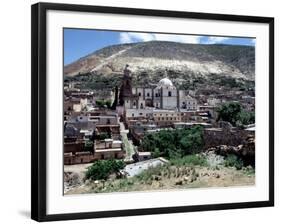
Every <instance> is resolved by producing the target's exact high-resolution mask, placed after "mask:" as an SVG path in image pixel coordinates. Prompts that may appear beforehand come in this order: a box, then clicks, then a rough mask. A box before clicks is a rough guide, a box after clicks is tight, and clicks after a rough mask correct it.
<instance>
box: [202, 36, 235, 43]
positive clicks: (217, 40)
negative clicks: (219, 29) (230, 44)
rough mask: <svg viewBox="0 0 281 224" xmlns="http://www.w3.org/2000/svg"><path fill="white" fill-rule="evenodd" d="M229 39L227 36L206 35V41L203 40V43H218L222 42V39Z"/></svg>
mask: <svg viewBox="0 0 281 224" xmlns="http://www.w3.org/2000/svg"><path fill="white" fill-rule="evenodd" d="M228 39H230V38H229V37H208V38H207V40H206V41H204V43H205V44H218V43H223V42H224V41H226V40H228Z"/></svg>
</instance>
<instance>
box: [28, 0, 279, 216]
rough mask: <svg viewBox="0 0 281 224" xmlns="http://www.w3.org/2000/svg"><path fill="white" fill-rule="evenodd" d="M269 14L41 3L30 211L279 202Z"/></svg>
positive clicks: (86, 212) (136, 210)
mask: <svg viewBox="0 0 281 224" xmlns="http://www.w3.org/2000/svg"><path fill="white" fill-rule="evenodd" d="M273 88H274V19H273V18H268V17H253V16H240V15H222V14H207V13H194V12H179V11H162V10H149V9H134V8H115V7H101V6H87V5H68V4H53V3H38V4H35V5H33V6H32V212H31V213H32V219H35V220H37V221H53V220H68V219H83V218H99V217H114V216H131V215H146V214H160V213H176V212H190V211H205V210H219V209H235V208H252V207H264V206H273V205H274V151H273V150H274V89H273Z"/></svg>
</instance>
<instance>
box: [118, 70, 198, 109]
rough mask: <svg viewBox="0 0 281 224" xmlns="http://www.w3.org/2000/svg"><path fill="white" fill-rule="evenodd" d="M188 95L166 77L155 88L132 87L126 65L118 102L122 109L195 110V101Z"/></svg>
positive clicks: (186, 91)
mask: <svg viewBox="0 0 281 224" xmlns="http://www.w3.org/2000/svg"><path fill="white" fill-rule="evenodd" d="M188 93H189V91H188V90H178V89H177V88H176V87H175V86H174V85H173V83H172V81H171V80H170V79H169V78H167V77H166V78H163V79H161V80H160V81H159V82H158V84H157V85H156V87H155V88H145V87H133V86H132V77H131V72H130V70H129V69H128V65H126V67H125V70H124V76H123V80H122V85H121V88H120V94H119V102H120V105H123V106H124V109H145V108H156V109H163V110H180V109H183V110H196V109H197V101H196V99H194V98H192V97H191V96H190V95H189V94H188Z"/></svg>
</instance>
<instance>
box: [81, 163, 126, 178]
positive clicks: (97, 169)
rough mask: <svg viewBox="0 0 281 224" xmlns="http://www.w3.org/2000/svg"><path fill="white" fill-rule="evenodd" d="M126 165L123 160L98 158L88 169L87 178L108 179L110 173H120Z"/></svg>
mask: <svg viewBox="0 0 281 224" xmlns="http://www.w3.org/2000/svg"><path fill="white" fill-rule="evenodd" d="M124 167H125V163H124V161H122V160H98V161H96V162H94V163H93V164H92V165H91V166H90V167H88V169H87V171H86V178H87V179H93V180H106V179H107V178H108V177H109V175H110V174H113V173H118V172H119V171H120V170H121V169H123V168H124Z"/></svg>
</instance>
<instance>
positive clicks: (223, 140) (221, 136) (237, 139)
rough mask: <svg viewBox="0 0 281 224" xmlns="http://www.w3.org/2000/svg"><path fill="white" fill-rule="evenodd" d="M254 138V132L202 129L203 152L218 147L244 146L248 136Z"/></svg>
mask: <svg viewBox="0 0 281 224" xmlns="http://www.w3.org/2000/svg"><path fill="white" fill-rule="evenodd" d="M250 135H251V136H255V132H253V131H247V130H242V129H232V130H228V129H221V128H206V129H204V137H203V139H204V150H205V149H208V148H211V147H215V146H218V145H228V146H238V145H241V144H245V142H246V141H247V138H248V136H250Z"/></svg>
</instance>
